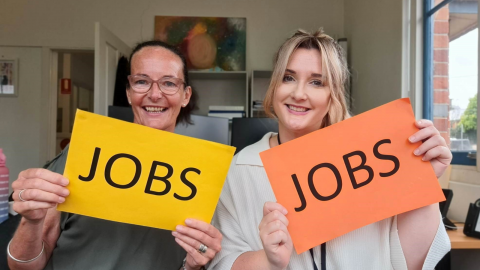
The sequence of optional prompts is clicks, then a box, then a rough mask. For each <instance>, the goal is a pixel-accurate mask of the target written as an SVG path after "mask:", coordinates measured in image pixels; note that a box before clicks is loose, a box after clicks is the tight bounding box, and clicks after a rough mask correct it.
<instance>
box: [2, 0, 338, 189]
mask: <svg viewBox="0 0 480 270" xmlns="http://www.w3.org/2000/svg"><path fill="white" fill-rule="evenodd" d="M1 10H2V11H3V12H1V11H0V14H1V16H0V52H8V53H12V54H14V55H18V58H19V59H20V63H19V66H20V96H19V97H18V98H9V99H6V98H0V117H1V119H2V120H1V122H0V147H3V148H5V153H6V155H7V157H8V166H9V167H10V169H11V172H12V173H11V175H12V178H13V176H15V177H16V175H18V173H19V172H20V171H21V170H23V169H26V168H29V167H38V166H41V165H42V164H43V163H45V161H46V160H47V159H51V158H53V157H47V156H46V154H45V153H46V151H45V148H46V145H47V134H48V132H47V130H46V127H45V126H44V125H42V124H40V123H46V122H47V121H46V120H45V119H43V118H45V117H48V112H47V110H48V105H49V103H48V100H46V101H45V100H44V99H45V97H46V96H47V95H48V93H46V94H47V95H46V94H45V93H43V94H42V93H41V86H42V79H44V80H45V81H46V80H47V79H48V78H43V77H42V75H41V74H42V72H43V74H44V75H43V76H45V77H47V76H48V74H49V72H48V70H46V69H47V67H48V64H47V65H45V63H43V66H42V63H41V59H42V55H43V56H44V54H42V48H41V47H52V48H55V49H93V48H94V22H96V21H99V22H100V23H101V24H103V25H104V26H105V27H107V28H108V29H109V30H111V31H112V32H113V33H115V34H116V35H117V36H118V37H119V38H121V39H122V40H124V41H125V42H127V44H129V45H130V46H134V44H136V43H138V42H140V41H143V40H147V39H151V38H153V31H154V17H155V16H156V15H167V16H217V17H246V18H247V70H249V71H250V70H252V69H271V63H272V60H273V54H274V52H275V51H276V50H277V48H278V46H279V45H280V44H281V43H282V42H283V41H284V40H285V39H286V38H288V37H289V36H290V35H291V34H292V33H293V32H294V31H295V30H296V29H297V28H304V29H306V30H316V29H317V28H318V27H320V26H323V27H324V28H325V30H326V31H327V32H328V33H329V34H331V35H333V36H334V37H337V38H338V37H342V36H343V0H299V1H287V0H263V1H256V0H242V1H238V0H236V1H233V0H202V1H196V0H175V1H160V0H137V1H127V0H103V1H94V0H85V1H75V0H51V1H30V0H17V1H3V3H2V8H1ZM6 11H8V12H6ZM5 46H14V47H16V48H13V47H10V48H9V47H5ZM22 46H23V47H22ZM26 46H28V47H31V46H36V47H38V48H33V47H32V48H26ZM43 52H44V51H43ZM45 61H48V59H45ZM42 68H43V69H45V70H42ZM42 98H43V100H42ZM47 99H48V98H47ZM39 101H41V102H39ZM41 109H42V110H44V111H42V110H41ZM12 180H13V179H12Z"/></svg>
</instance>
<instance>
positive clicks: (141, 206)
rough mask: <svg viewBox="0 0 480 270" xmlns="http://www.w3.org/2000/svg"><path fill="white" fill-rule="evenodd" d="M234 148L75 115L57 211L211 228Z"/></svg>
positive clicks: (157, 224) (140, 222)
mask: <svg viewBox="0 0 480 270" xmlns="http://www.w3.org/2000/svg"><path fill="white" fill-rule="evenodd" d="M234 152H235V148H234V147H231V146H226V145H222V144H218V143H214V142H209V141H204V140H200V139H194V138H190V137H186V136H182V135H177V134H174V133H171V132H166V131H161V130H156V129H153V128H149V127H146V126H141V125H137V124H132V123H127V122H123V121H120V120H116V119H112V118H108V117H105V116H100V115H96V114H93V113H88V112H84V111H81V110H77V114H76V118H75V125H74V127H73V134H72V140H71V142H70V149H69V153H68V158H67V165H66V167H65V172H64V176H65V177H66V178H68V179H69V180H70V184H69V185H68V189H69V190H70V195H69V196H68V197H67V199H66V201H65V202H64V203H62V204H59V205H58V208H57V209H58V210H60V211H64V212H70V213H75V214H80V215H85V216H91V217H96V218H102V219H107V220H112V221H117V222H124V223H130V224H137V225H143V226H148V227H155V228H160V229H167V230H174V229H175V226H176V225H178V224H184V221H185V219H186V218H195V219H199V220H203V221H205V222H210V221H211V219H212V216H213V212H214V211H215V207H216V205H217V201H218V198H219V197H220V192H221V190H222V186H223V183H224V181H225V178H226V176H227V172H228V169H229V166H230V162H231V160H232V157H233V154H234Z"/></svg>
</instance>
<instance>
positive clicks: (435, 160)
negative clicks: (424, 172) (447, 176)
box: [409, 119, 452, 177]
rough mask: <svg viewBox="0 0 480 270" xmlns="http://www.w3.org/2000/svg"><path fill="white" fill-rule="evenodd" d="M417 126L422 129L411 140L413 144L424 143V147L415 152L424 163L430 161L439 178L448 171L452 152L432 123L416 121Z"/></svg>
mask: <svg viewBox="0 0 480 270" xmlns="http://www.w3.org/2000/svg"><path fill="white" fill-rule="evenodd" d="M415 125H416V126H417V127H418V128H419V129H420V130H419V131H417V132H416V133H415V134H413V135H412V136H410V138H409V140H410V142H412V143H416V142H419V141H422V142H423V143H422V145H420V147H418V148H417V149H415V151H413V154H414V155H416V156H422V155H423V158H422V160H423V161H430V163H431V164H432V167H433V170H434V171H435V175H437V177H440V176H442V174H443V173H444V172H445V170H446V169H447V167H448V165H450V162H451V161H452V152H450V149H448V146H447V143H446V142H445V139H444V138H443V137H442V136H441V135H440V132H438V130H437V129H436V128H435V127H434V126H433V123H432V121H430V120H425V119H422V120H420V121H416V122H415Z"/></svg>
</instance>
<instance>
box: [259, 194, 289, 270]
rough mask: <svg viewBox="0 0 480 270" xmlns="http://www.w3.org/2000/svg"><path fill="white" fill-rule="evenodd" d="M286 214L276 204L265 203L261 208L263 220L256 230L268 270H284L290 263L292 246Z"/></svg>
mask: <svg viewBox="0 0 480 270" xmlns="http://www.w3.org/2000/svg"><path fill="white" fill-rule="evenodd" d="M286 214H287V209H285V207H283V206H282V205H280V204H278V203H274V202H266V203H265V205H264V206H263V218H262V221H261V222H260V225H259V226H258V229H259V231H260V239H261V240H262V244H263V250H264V251H265V254H266V256H267V259H268V262H269V264H270V269H285V268H286V267H287V265H288V263H289V262H290V256H291V254H292V250H293V244H292V239H291V238H290V233H289V232H288V229H287V226H288V219H287V217H286V216H285V215H286Z"/></svg>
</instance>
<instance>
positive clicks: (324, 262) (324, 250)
mask: <svg viewBox="0 0 480 270" xmlns="http://www.w3.org/2000/svg"><path fill="white" fill-rule="evenodd" d="M277 140H278V145H281V144H282V143H281V142H280V132H279V133H278V135H277ZM310 255H312V262H313V269H314V270H318V268H317V265H316V264H315V257H314V256H313V248H311V249H310ZM320 255H321V261H320V264H321V265H320V267H321V268H322V270H327V243H323V244H322V245H321V246H320Z"/></svg>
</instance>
